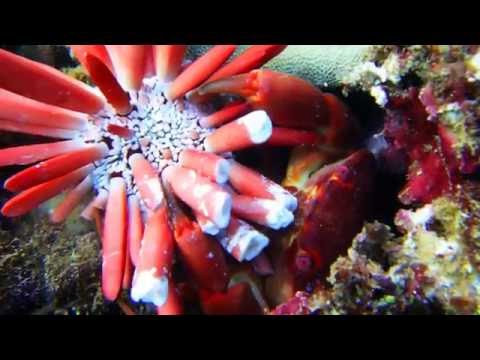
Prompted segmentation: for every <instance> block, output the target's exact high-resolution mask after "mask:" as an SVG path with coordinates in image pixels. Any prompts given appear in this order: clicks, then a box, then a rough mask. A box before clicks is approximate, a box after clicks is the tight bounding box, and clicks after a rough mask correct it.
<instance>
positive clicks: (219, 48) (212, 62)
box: [167, 45, 236, 100]
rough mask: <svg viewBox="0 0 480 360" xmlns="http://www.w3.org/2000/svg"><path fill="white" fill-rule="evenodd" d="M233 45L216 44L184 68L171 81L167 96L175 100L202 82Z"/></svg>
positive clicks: (232, 48)
mask: <svg viewBox="0 0 480 360" xmlns="http://www.w3.org/2000/svg"><path fill="white" fill-rule="evenodd" d="M235 48H236V46H235V45H216V46H214V47H213V48H212V49H210V50H209V51H208V52H207V53H206V54H205V55H203V56H202V57H200V58H198V59H197V60H196V61H195V62H194V63H193V64H191V65H190V66H189V67H188V68H187V69H185V70H184V71H183V72H182V73H181V74H180V75H179V76H178V77H177V78H176V79H175V80H174V81H173V83H172V85H171V86H170V89H169V90H168V93H167V97H168V98H169V99H170V100H175V99H177V98H179V97H181V96H183V95H185V94H186V93H187V92H188V91H190V90H192V89H194V88H195V87H197V86H199V85H200V84H202V83H203V82H204V81H205V80H207V79H208V77H209V76H210V75H211V74H212V73H213V72H214V71H216V70H217V69H218V68H219V67H220V66H221V65H222V64H223V63H224V62H225V61H227V59H228V58H229V57H230V55H232V53H233V52H234V51H235Z"/></svg>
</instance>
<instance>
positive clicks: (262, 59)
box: [207, 45, 287, 82]
mask: <svg viewBox="0 0 480 360" xmlns="http://www.w3.org/2000/svg"><path fill="white" fill-rule="evenodd" d="M286 47H287V45H253V46H250V47H249V48H248V49H247V50H245V51H244V52H243V53H241V54H240V55H239V56H237V57H236V58H235V59H233V60H232V61H231V62H229V63H228V64H226V65H225V66H223V67H222V68H221V69H220V70H218V71H217V72H215V73H214V74H213V75H212V76H211V77H210V78H209V79H208V80H207V82H210V81H215V80H219V79H221V78H225V77H227V76H233V75H238V74H241V73H246V72H249V71H250V70H253V69H257V68H259V67H260V66H262V65H263V64H265V63H266V62H268V61H269V60H271V59H273V58H274V57H275V56H277V55H278V54H280V53H281V52H282V51H283V50H285V48H286Z"/></svg>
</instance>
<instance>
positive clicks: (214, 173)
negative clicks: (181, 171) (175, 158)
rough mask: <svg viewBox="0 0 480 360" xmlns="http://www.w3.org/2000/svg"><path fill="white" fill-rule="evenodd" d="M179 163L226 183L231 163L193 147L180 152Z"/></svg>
mask: <svg viewBox="0 0 480 360" xmlns="http://www.w3.org/2000/svg"><path fill="white" fill-rule="evenodd" d="M179 163H180V165H181V166H183V167H186V168H189V169H192V170H195V171H196V172H198V173H199V174H200V175H202V176H206V177H208V178H209V179H211V180H213V181H215V182H216V183H218V184H224V183H225V182H227V180H228V176H229V174H230V164H229V162H228V161H227V160H225V159H224V158H222V157H220V156H217V155H215V154H212V153H207V152H205V151H198V150H192V149H186V150H183V151H182V152H181V153H180V157H179Z"/></svg>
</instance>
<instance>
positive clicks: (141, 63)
mask: <svg viewBox="0 0 480 360" xmlns="http://www.w3.org/2000/svg"><path fill="white" fill-rule="evenodd" d="M106 48H107V51H108V54H109V56H110V60H111V61H112V65H113V69H114V71H115V77H116V78H117V80H118V82H119V83H120V85H121V86H122V88H123V89H124V90H125V91H138V90H139V89H140V87H141V86H142V81H143V77H144V75H145V64H146V58H147V52H148V49H149V46H146V45H106Z"/></svg>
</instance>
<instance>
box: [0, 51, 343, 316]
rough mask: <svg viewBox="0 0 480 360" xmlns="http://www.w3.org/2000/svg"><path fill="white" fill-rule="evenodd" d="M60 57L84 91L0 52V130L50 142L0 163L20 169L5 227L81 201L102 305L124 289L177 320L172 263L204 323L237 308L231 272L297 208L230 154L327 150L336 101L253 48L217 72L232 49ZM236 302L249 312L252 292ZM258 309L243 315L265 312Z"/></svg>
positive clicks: (11, 181)
mask: <svg viewBox="0 0 480 360" xmlns="http://www.w3.org/2000/svg"><path fill="white" fill-rule="evenodd" d="M70 48H71V51H72V54H73V56H74V57H75V58H76V59H77V60H78V61H79V62H80V64H81V65H82V66H83V69H84V71H85V73H86V74H87V75H88V77H89V81H90V82H91V83H92V84H94V86H92V87H91V86H89V85H87V84H85V83H83V82H80V81H78V80H75V79H74V78H72V77H69V76H67V75H65V74H64V73H62V72H60V71H58V70H56V69H54V68H52V67H49V66H47V65H44V64H42V63H38V62H35V61H32V60H29V59H26V58H23V57H21V56H18V55H15V54H13V53H10V52H7V51H5V50H0V129H1V130H4V131H8V132H17V133H23V134H30V135H36V136H41V138H42V139H45V138H50V139H52V140H50V141H48V140H44V141H38V142H37V143H35V144H29V145H21V146H15V147H10V148H4V149H1V150H0V165H1V166H11V165H26V166H27V167H26V168H24V169H23V170H21V171H19V172H17V173H16V174H14V175H12V176H10V177H9V178H8V179H6V181H5V183H4V187H5V189H7V190H9V191H10V192H13V193H15V195H14V196H13V197H11V198H10V199H9V200H8V201H6V203H5V204H4V205H3V207H2V209H1V213H2V215H3V216H5V217H18V216H23V215H25V214H27V213H28V212H30V211H32V210H34V209H35V208H37V207H39V206H40V205H41V204H43V203H45V202H46V201H48V200H49V199H52V198H54V197H55V196H57V195H59V194H63V198H62V200H61V201H60V202H59V203H58V204H57V205H56V206H55V207H54V208H53V209H51V211H50V214H49V216H50V220H51V221H52V222H53V223H61V222H63V221H65V220H66V219H67V218H68V217H69V216H70V215H71V214H72V212H73V211H74V210H75V208H77V207H78V206H80V205H82V204H83V203H84V202H85V199H88V198H89V199H90V200H88V201H87V205H86V206H85V207H84V208H83V209H82V210H81V217H83V218H85V219H87V220H92V221H93V222H94V223H95V224H96V226H97V230H98V233H99V235H100V238H101V248H102V251H101V254H102V274H101V279H102V280H101V283H102V292H103V295H104V297H105V298H106V300H108V301H115V300H117V299H118V298H119V296H120V295H121V290H122V288H123V289H125V290H127V291H129V293H130V298H131V300H133V301H134V302H143V303H146V304H151V305H153V306H155V307H156V308H157V311H158V313H159V314H176V313H182V312H183V305H182V304H183V298H182V296H181V294H180V292H179V291H180V290H179V287H177V286H176V282H177V280H176V278H175V276H174V275H173V270H174V266H175V265H177V263H181V264H182V265H181V266H182V270H183V272H182V273H184V274H186V276H187V279H188V281H187V283H188V285H189V286H190V287H192V288H193V289H194V290H195V292H196V293H198V294H199V296H200V303H201V304H202V306H203V310H204V311H205V312H207V313H215V312H216V310H215V308H216V307H220V308H221V306H222V305H219V304H217V305H216V306H213V305H212V302H215V301H217V300H216V299H219V298H220V299H221V298H222V296H226V297H225V299H224V300H222V301H224V302H229V301H230V302H231V301H233V302H235V301H236V300H235V299H234V300H232V299H228V296H229V295H228V294H229V291H233V290H231V289H232V287H231V283H230V280H231V266H230V263H235V262H236V263H247V264H249V266H252V262H254V261H256V260H257V259H259V258H262V257H264V251H265V249H266V248H268V246H269V243H270V236H269V235H268V231H267V229H268V228H270V229H272V230H282V229H285V228H287V227H289V226H290V225H291V224H292V223H293V221H294V212H295V210H296V209H297V206H298V200H297V198H296V197H295V195H294V194H292V193H291V192H289V191H288V190H286V189H285V188H283V187H282V186H281V185H279V184H277V183H276V182H274V181H273V180H270V179H268V178H267V177H265V176H263V175H262V174H261V173H259V172H257V171H256V170H253V169H251V168H249V167H248V166H246V165H244V164H242V163H240V162H238V161H237V160H236V153H237V152H238V151H241V150H244V149H248V148H251V147H257V146H260V145H266V146H272V147H278V146H281V147H292V146H296V145H303V144H306V145H317V144H318V145H319V144H325V145H327V146H335V145H336V143H337V141H336V140H335V141H332V140H331V139H330V137H329V132H331V126H336V124H335V123H333V122H334V121H338V119H337V118H338V115H340V116H341V115H342V114H341V113H339V110H338V105H337V102H338V103H339V102H340V101H339V100H337V102H335V101H334V102H333V106H330V107H329V105H330V103H331V101H330V100H328V99H326V98H325V96H324V94H323V93H322V91H320V90H319V89H318V88H316V87H315V86H314V85H313V84H311V83H309V82H307V81H305V80H302V79H301V78H298V77H295V76H292V75H287V74H283V73H279V72H274V71H270V70H264V69H259V68H260V67H261V66H262V64H264V63H265V62H267V61H269V60H271V59H272V58H274V57H275V56H277V55H278V54H280V53H281V52H282V51H283V50H284V49H285V48H286V46H284V45H255V46H251V47H249V48H247V49H246V50H245V51H243V52H242V53H241V54H240V55H239V56H237V57H234V58H233V59H232V60H231V61H229V62H228V63H227V64H226V65H224V63H225V62H227V60H228V59H229V58H230V57H231V55H232V54H233V52H234V51H235V49H236V46H235V45H218V46H214V47H212V48H211V49H210V50H209V51H208V52H206V53H205V54H204V55H203V56H201V57H199V58H198V59H195V61H193V62H192V61H185V60H184V55H185V52H186V49H187V46H184V45H78V46H77V45H76V46H71V47H70ZM292 94H294V95H295V96H292ZM341 126H343V127H345V126H347V127H348V125H345V124H341ZM338 143H339V144H341V143H342V142H341V141H339V142H338ZM83 206H84V205H83ZM233 266H234V267H235V265H233ZM232 286H237V285H232ZM234 289H235V291H239V294H237V295H236V296H240V297H245V296H247V298H246V299H247V300H248V299H249V296H250V297H251V298H252V299H254V298H253V297H252V296H251V294H250V293H252V291H253V290H252V288H251V286H247V287H246V288H245V287H243V288H241V289H240V290H237V288H236V287H235V288H234ZM245 292H248V293H249V294H250V295H245ZM253 293H254V291H253ZM232 296H233V295H232ZM247 300H245V301H247ZM250 300H251V299H250ZM258 301H259V300H258V296H257V300H254V301H253V305H252V304H248V301H247V303H246V305H245V307H246V309H247V310H248V309H249V310H248V311H254V312H258V311H260V312H261V311H263V309H262V308H261V305H260V304H259V302H258ZM225 306H228V304H227V305H225ZM212 309H213V310H212ZM252 309H253V310H252ZM219 311H220V310H219ZM239 311H241V309H239Z"/></svg>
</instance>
